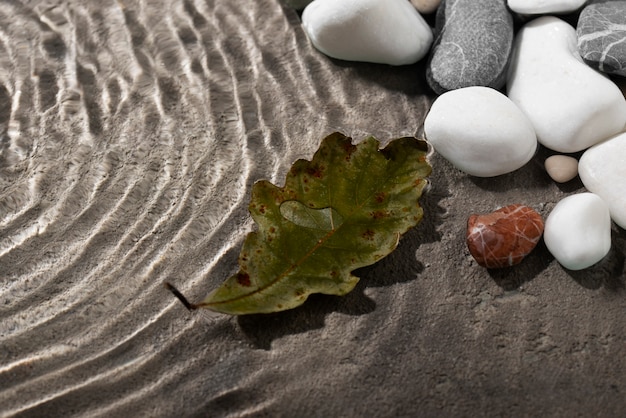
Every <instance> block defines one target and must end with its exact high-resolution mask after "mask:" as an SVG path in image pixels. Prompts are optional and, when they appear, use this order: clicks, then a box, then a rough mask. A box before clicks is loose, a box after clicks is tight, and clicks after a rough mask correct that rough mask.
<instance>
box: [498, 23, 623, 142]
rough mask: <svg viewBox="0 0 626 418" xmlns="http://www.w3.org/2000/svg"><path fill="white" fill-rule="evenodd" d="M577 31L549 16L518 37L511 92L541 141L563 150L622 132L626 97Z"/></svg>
mask: <svg viewBox="0 0 626 418" xmlns="http://www.w3.org/2000/svg"><path fill="white" fill-rule="evenodd" d="M576 39H577V38H576V31H575V30H574V28H573V27H572V26H570V25H569V24H567V23H565V22H564V21H562V20H560V19H558V18H556V17H552V16H545V17H540V18H537V19H535V20H533V21H531V22H529V23H528V24H526V26H524V27H523V28H522V29H521V30H520V31H519V33H518V34H517V37H516V39H515V45H514V50H513V56H512V60H511V65H510V67H509V74H508V80H507V93H508V96H509V98H510V99H511V100H513V101H514V102H515V103H516V104H517V105H518V106H519V107H520V109H522V111H523V112H524V113H525V114H526V115H527V116H528V118H529V119H530V121H531V122H532V124H533V126H534V127H535V132H536V134H537V140H538V141H539V142H540V143H541V144H543V145H545V146H546V147H548V148H550V149H553V150H555V151H559V152H565V153H568V152H577V151H582V150H584V149H586V148H589V147H590V146H592V145H594V144H597V143H598V142H600V141H602V140H604V139H606V138H609V137H611V136H613V135H615V134H617V133H619V132H622V131H623V129H624V127H625V126H626V99H624V96H623V95H622V93H621V91H620V90H619V88H618V87H617V86H616V85H615V83H613V82H612V81H611V80H609V79H608V78H607V77H605V76H604V75H601V74H600V73H598V72H597V71H595V70H593V69H592V68H590V67H589V66H587V65H586V64H585V63H584V62H583V60H582V58H581V57H580V55H579V54H578V50H577V46H576Z"/></svg>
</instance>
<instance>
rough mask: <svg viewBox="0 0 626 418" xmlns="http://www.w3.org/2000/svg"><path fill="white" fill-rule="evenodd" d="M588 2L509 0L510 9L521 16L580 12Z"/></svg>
mask: <svg viewBox="0 0 626 418" xmlns="http://www.w3.org/2000/svg"><path fill="white" fill-rule="evenodd" d="M585 1H586V0H508V2H507V4H508V6H509V9H511V10H513V11H514V12H516V13H521V14H542V13H569V12H573V11H576V10H578V9H579V8H581V7H582V5H583V4H585Z"/></svg>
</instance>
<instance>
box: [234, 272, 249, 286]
mask: <svg viewBox="0 0 626 418" xmlns="http://www.w3.org/2000/svg"><path fill="white" fill-rule="evenodd" d="M237 283H239V284H240V285H241V286H243V287H250V285H251V284H252V283H251V282H250V275H249V274H248V273H241V272H240V273H237Z"/></svg>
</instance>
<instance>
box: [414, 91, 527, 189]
mask: <svg viewBox="0 0 626 418" xmlns="http://www.w3.org/2000/svg"><path fill="white" fill-rule="evenodd" d="M424 133H425V135H426V139H427V140H428V141H429V142H430V143H431V145H432V146H433V148H434V149H435V151H436V152H438V153H439V154H441V155H442V156H443V157H444V158H445V159H447V160H448V161H450V162H451V163H452V164H453V165H454V166H456V167H457V168H459V169H460V170H462V171H464V172H466V173H467V174H471V175H473V176H478V177H493V176H498V175H500V174H505V173H510V172H511V171H515V170H517V169H518V168H520V167H522V166H523V165H524V164H526V163H527V162H528V161H529V160H530V159H531V158H532V157H533V155H534V154H535V151H536V149H537V139H536V137H535V131H534V130H533V126H532V124H531V123H530V121H529V120H528V118H527V117H526V116H525V115H524V114H523V113H522V112H521V111H520V110H519V109H518V108H517V106H515V104H514V103H513V102H512V101H511V100H509V99H508V98H507V97H506V96H505V95H504V94H502V93H500V92H498V91H497V90H494V89H492V88H489V87H479V86H475V87H465V88H460V89H457V90H451V91H449V92H446V93H444V94H442V95H441V96H439V97H438V98H437V99H436V100H435V102H434V103H433V105H432V106H431V109H430V111H429V113H428V115H426V119H425V121H424Z"/></svg>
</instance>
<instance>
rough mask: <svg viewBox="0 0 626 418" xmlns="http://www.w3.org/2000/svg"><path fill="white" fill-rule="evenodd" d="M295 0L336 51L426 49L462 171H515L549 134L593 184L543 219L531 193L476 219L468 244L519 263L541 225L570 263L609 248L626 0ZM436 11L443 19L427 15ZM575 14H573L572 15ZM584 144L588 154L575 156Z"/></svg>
mask: <svg viewBox="0 0 626 418" xmlns="http://www.w3.org/2000/svg"><path fill="white" fill-rule="evenodd" d="M284 1H286V2H287V3H288V4H290V5H291V6H292V7H295V8H297V9H304V10H303V12H302V24H303V27H304V30H305V32H306V34H307V36H308V37H309V39H310V40H311V42H312V44H313V45H314V46H315V47H316V48H317V49H318V50H319V51H321V52H322V53H324V54H326V55H328V56H330V57H333V58H337V59H342V60H352V61H365V62H374V63H381V64H389V65H406V64H412V63H415V62H417V61H419V60H422V59H427V60H428V63H427V70H426V79H427V81H428V84H429V85H430V87H431V88H432V90H433V91H434V92H435V93H436V94H437V95H438V97H437V98H436V100H435V101H434V103H433V105H432V107H431V109H430V111H429V113H428V115H427V116H426V119H425V122H424V132H425V136H426V139H427V140H428V141H429V142H430V143H431V145H432V146H433V148H434V149H435V151H436V152H438V153H439V154H441V155H442V156H443V157H444V158H446V159H447V160H448V161H450V162H451V163H452V164H453V165H455V166H456V167H457V168H459V169H460V170H462V171H464V172H466V173H467V174H469V175H473V176H480V177H491V176H498V175H501V174H505V173H509V172H512V171H515V170H517V169H519V168H520V167H522V166H523V165H525V164H526V163H527V162H528V161H529V160H530V159H531V158H532V157H533V156H534V154H535V152H536V150H537V146H538V144H542V145H543V146H545V147H546V148H549V149H551V150H553V151H555V152H556V153H557V154H556V155H554V156H552V157H551V158H549V159H547V160H546V170H547V172H548V174H549V175H550V176H551V177H552V178H553V179H554V180H555V181H557V182H565V181H569V180H571V179H572V178H574V177H576V175H579V176H580V178H581V180H582V182H583V184H584V185H585V187H586V188H587V190H588V192H585V193H580V194H577V195H573V196H569V197H567V198H565V199H563V200H562V201H560V202H559V203H558V204H557V205H556V206H555V208H554V209H553V211H552V212H551V213H550V215H549V216H548V218H547V219H546V221H545V230H542V229H544V225H540V226H541V228H539V227H537V225H539V224H540V223H538V222H537V219H536V216H535V215H534V214H532V213H531V212H529V210H530V211H532V209H531V208H527V207H523V206H520V207H519V208H518V207H516V208H515V209H514V210H509V209H506V210H504V209H505V208H503V209H501V210H499V211H496V212H494V213H493V214H487V215H482V216H483V218H481V220H480V222H478V221H477V218H476V217H473V218H471V219H472V222H470V224H469V225H468V234H467V236H468V238H467V239H468V247H469V248H470V250H471V251H470V252H471V253H472V255H473V256H474V258H475V259H476V260H477V261H478V262H479V264H481V265H483V266H485V267H490V268H491V267H494V266H497V267H505V266H507V265H513V264H516V263H518V262H520V261H521V260H522V259H523V257H524V256H526V255H527V254H528V253H529V252H530V251H531V250H532V248H529V247H532V245H531V246H529V245H528V243H529V242H537V241H538V239H539V237H540V236H541V234H542V233H543V236H544V241H545V243H546V246H547V248H548V250H549V251H550V252H551V253H552V255H553V256H554V257H555V258H556V259H557V260H558V261H559V262H560V263H561V265H563V266H564V267H565V268H568V269H571V270H580V269H584V268H588V267H590V266H592V265H594V264H596V263H597V262H599V261H600V260H601V259H602V258H604V257H605V256H606V255H607V254H608V252H609V250H610V247H611V220H613V221H614V222H615V223H616V224H617V225H619V226H620V227H621V228H624V229H626V133H625V131H626V99H625V98H624V95H623V93H622V92H621V91H620V89H619V88H618V86H617V85H616V84H615V83H614V82H613V81H612V80H611V79H610V78H609V77H608V76H607V74H612V75H615V76H626V0H620V1H610V0H596V1H594V0H588V1H585V0H508V1H505V0H410V1H409V0H314V1H311V0H284ZM430 13H436V15H434V22H435V27H434V28H431V27H430V26H429V25H428V23H427V22H426V20H425V19H424V18H423V17H422V14H430ZM572 14H573V15H574V16H577V17H578V19H577V23H576V24H575V25H576V27H574V26H572V24H570V23H568V21H566V20H564V16H570V17H571V16H572ZM583 151H584V152H583ZM580 152H583V153H582V157H580V160H579V161H577V160H576V159H575V158H573V157H572V156H570V155H567V154H571V153H580ZM520 214H523V216H522V215H520ZM526 222H532V223H533V225H532V226H533V227H532V228H529V227H528V225H527V224H526ZM529 230H532V231H533V232H532V235H533V236H527V235H525V234H527V232H525V231H529ZM517 242H519V243H520V244H519V245H517ZM503 243H506V245H504V244H503ZM503 260H505V261H503ZM506 260H510V261H508V262H507V261H506Z"/></svg>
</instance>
